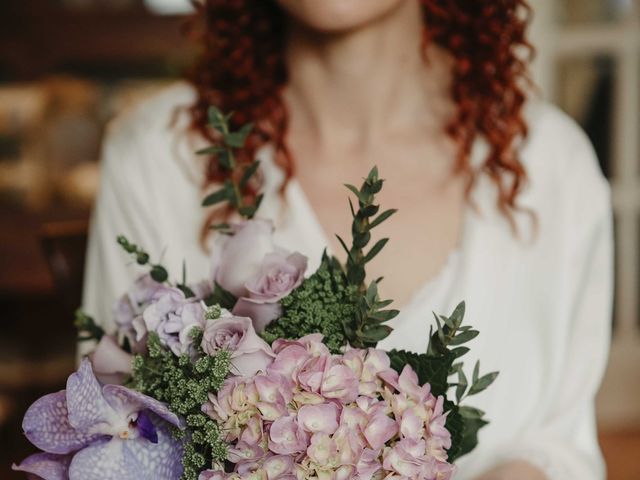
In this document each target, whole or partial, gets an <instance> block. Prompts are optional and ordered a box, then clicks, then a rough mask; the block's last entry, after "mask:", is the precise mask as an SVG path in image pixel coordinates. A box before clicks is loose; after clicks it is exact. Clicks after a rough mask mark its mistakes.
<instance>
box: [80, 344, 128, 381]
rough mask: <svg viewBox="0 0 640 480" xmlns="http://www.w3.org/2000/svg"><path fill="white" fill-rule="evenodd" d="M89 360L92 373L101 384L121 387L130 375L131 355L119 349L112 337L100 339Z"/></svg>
mask: <svg viewBox="0 0 640 480" xmlns="http://www.w3.org/2000/svg"><path fill="white" fill-rule="evenodd" d="M90 359H91V364H92V366H93V372H94V373H95V375H96V377H97V378H98V380H100V381H101V382H102V383H110V384H116V385H121V384H122V383H123V382H124V380H125V379H126V378H127V377H128V376H130V375H131V362H132V361H133V355H131V354H130V353H127V352H125V351H124V350H123V349H122V348H120V345H118V342H117V341H116V339H115V338H114V336H112V335H105V336H103V337H102V339H101V340H100V342H98V346H97V347H96V349H95V350H94V351H93V353H92V354H91V356H90Z"/></svg>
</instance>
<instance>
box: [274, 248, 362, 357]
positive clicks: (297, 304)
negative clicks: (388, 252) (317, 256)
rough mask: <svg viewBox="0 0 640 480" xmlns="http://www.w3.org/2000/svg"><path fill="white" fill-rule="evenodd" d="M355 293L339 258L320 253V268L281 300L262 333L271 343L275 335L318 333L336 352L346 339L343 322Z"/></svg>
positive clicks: (352, 309) (350, 313)
mask: <svg viewBox="0 0 640 480" xmlns="http://www.w3.org/2000/svg"><path fill="white" fill-rule="evenodd" d="M356 294H357V289H356V288H355V287H354V286H351V285H349V284H348V283H347V281H346V278H345V275H344V272H343V270H342V267H341V265H340V264H339V262H338V261H337V260H336V259H335V258H330V257H328V256H327V255H326V254H324V255H323V257H322V263H321V265H320V268H318V270H317V271H316V272H315V273H314V274H313V275H311V276H310V277H309V278H307V279H306V280H305V281H304V282H303V283H302V285H300V287H298V288H297V289H296V290H294V291H293V292H292V293H291V294H290V295H288V296H287V297H285V298H284V299H283V300H282V308H283V314H282V316H281V317H280V318H279V319H278V320H275V321H273V322H272V323H271V324H270V325H269V326H268V327H267V328H266V330H265V331H264V332H263V333H262V336H263V338H264V339H265V340H266V341H267V342H269V343H271V342H273V341H274V340H275V339H277V338H293V339H295V338H300V337H302V336H304V335H308V334H311V333H322V334H323V335H324V342H325V343H326V344H327V346H328V347H329V349H330V350H331V351H332V352H334V353H337V352H339V351H340V348H341V347H343V346H345V345H346V344H347V342H348V338H347V336H346V333H345V330H344V325H345V323H348V322H350V321H351V319H352V318H353V316H354V313H355V309H356V299H357V296H356Z"/></svg>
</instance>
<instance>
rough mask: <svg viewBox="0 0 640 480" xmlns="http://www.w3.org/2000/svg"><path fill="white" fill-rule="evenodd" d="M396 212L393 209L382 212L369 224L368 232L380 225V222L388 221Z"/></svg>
mask: <svg viewBox="0 0 640 480" xmlns="http://www.w3.org/2000/svg"><path fill="white" fill-rule="evenodd" d="M397 211H398V210H396V209H395V208H392V209H389V210H385V211H384V212H382V213H381V214H380V215H378V216H377V217H376V218H375V219H373V220H372V221H371V222H370V223H369V230H371V229H372V228H375V227H377V226H378V225H380V224H381V223H382V222H384V221H385V220H386V219H388V218H389V217H391V216H392V215H393V214H394V213H396V212H397Z"/></svg>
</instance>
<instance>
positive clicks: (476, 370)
mask: <svg viewBox="0 0 640 480" xmlns="http://www.w3.org/2000/svg"><path fill="white" fill-rule="evenodd" d="M479 374H480V360H477V361H476V365H475V366H474V367H473V377H472V378H471V383H476V382H477V381H478V375H479Z"/></svg>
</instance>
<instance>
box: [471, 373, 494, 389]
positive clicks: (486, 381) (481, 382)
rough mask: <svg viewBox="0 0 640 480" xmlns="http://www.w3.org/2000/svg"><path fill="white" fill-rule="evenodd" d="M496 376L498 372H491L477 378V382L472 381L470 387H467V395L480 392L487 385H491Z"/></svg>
mask: <svg viewBox="0 0 640 480" xmlns="http://www.w3.org/2000/svg"><path fill="white" fill-rule="evenodd" d="M497 377H498V372H491V373H487V374H486V375H483V376H482V377H480V378H479V379H478V381H477V382H474V384H473V385H471V388H470V389H469V395H475V394H477V393H480V392H482V391H483V390H485V389H486V388H487V387H489V385H491V384H492V383H493V382H494V381H495V379H496V378H497Z"/></svg>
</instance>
